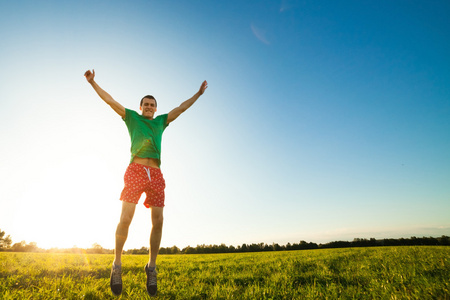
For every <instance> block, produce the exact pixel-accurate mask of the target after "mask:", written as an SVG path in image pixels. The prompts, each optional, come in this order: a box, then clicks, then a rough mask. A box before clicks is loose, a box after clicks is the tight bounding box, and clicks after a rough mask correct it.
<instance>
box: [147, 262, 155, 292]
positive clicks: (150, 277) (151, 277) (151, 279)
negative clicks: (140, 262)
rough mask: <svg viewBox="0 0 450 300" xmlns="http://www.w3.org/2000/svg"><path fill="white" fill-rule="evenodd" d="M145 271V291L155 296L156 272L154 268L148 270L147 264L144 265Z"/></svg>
mask: <svg viewBox="0 0 450 300" xmlns="http://www.w3.org/2000/svg"><path fill="white" fill-rule="evenodd" d="M145 273H146V274H147V293H148V294H149V295H150V296H156V292H157V290H158V289H157V287H156V275H157V274H158V273H157V272H156V269H155V270H153V271H150V268H149V267H148V265H145Z"/></svg>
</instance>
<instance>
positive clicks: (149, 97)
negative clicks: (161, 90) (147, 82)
mask: <svg viewBox="0 0 450 300" xmlns="http://www.w3.org/2000/svg"><path fill="white" fill-rule="evenodd" d="M145 98H147V99H153V100H155V106H158V103H157V102H156V99H155V97H153V96H152V95H147V96H144V97H142V99H141V104H139V106H140V107H142V102H144V99H145Z"/></svg>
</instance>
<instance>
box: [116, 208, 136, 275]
mask: <svg viewBox="0 0 450 300" xmlns="http://www.w3.org/2000/svg"><path fill="white" fill-rule="evenodd" d="M135 209H136V204H134V203H129V202H125V201H122V213H121V215H120V221H119V224H118V225H117V229H116V249H115V253H116V257H115V260H114V264H115V265H116V266H120V265H121V264H122V251H123V246H124V245H125V241H126V240H127V237H128V228H129V227H130V224H131V221H132V220H133V216H134V211H135Z"/></svg>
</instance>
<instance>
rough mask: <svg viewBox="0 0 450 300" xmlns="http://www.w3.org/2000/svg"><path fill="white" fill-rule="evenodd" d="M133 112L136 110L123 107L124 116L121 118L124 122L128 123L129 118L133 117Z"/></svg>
mask: <svg viewBox="0 0 450 300" xmlns="http://www.w3.org/2000/svg"><path fill="white" fill-rule="evenodd" d="M133 114H137V112H135V111H134V110H131V109H128V108H125V118H122V120H123V121H124V122H125V123H126V124H129V123H130V121H131V119H132V118H133Z"/></svg>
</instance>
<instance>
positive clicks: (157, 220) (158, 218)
mask: <svg viewBox="0 0 450 300" xmlns="http://www.w3.org/2000/svg"><path fill="white" fill-rule="evenodd" d="M163 222H164V216H163V213H162V209H161V210H159V209H155V208H153V211H152V226H153V228H154V229H162V226H163Z"/></svg>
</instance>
